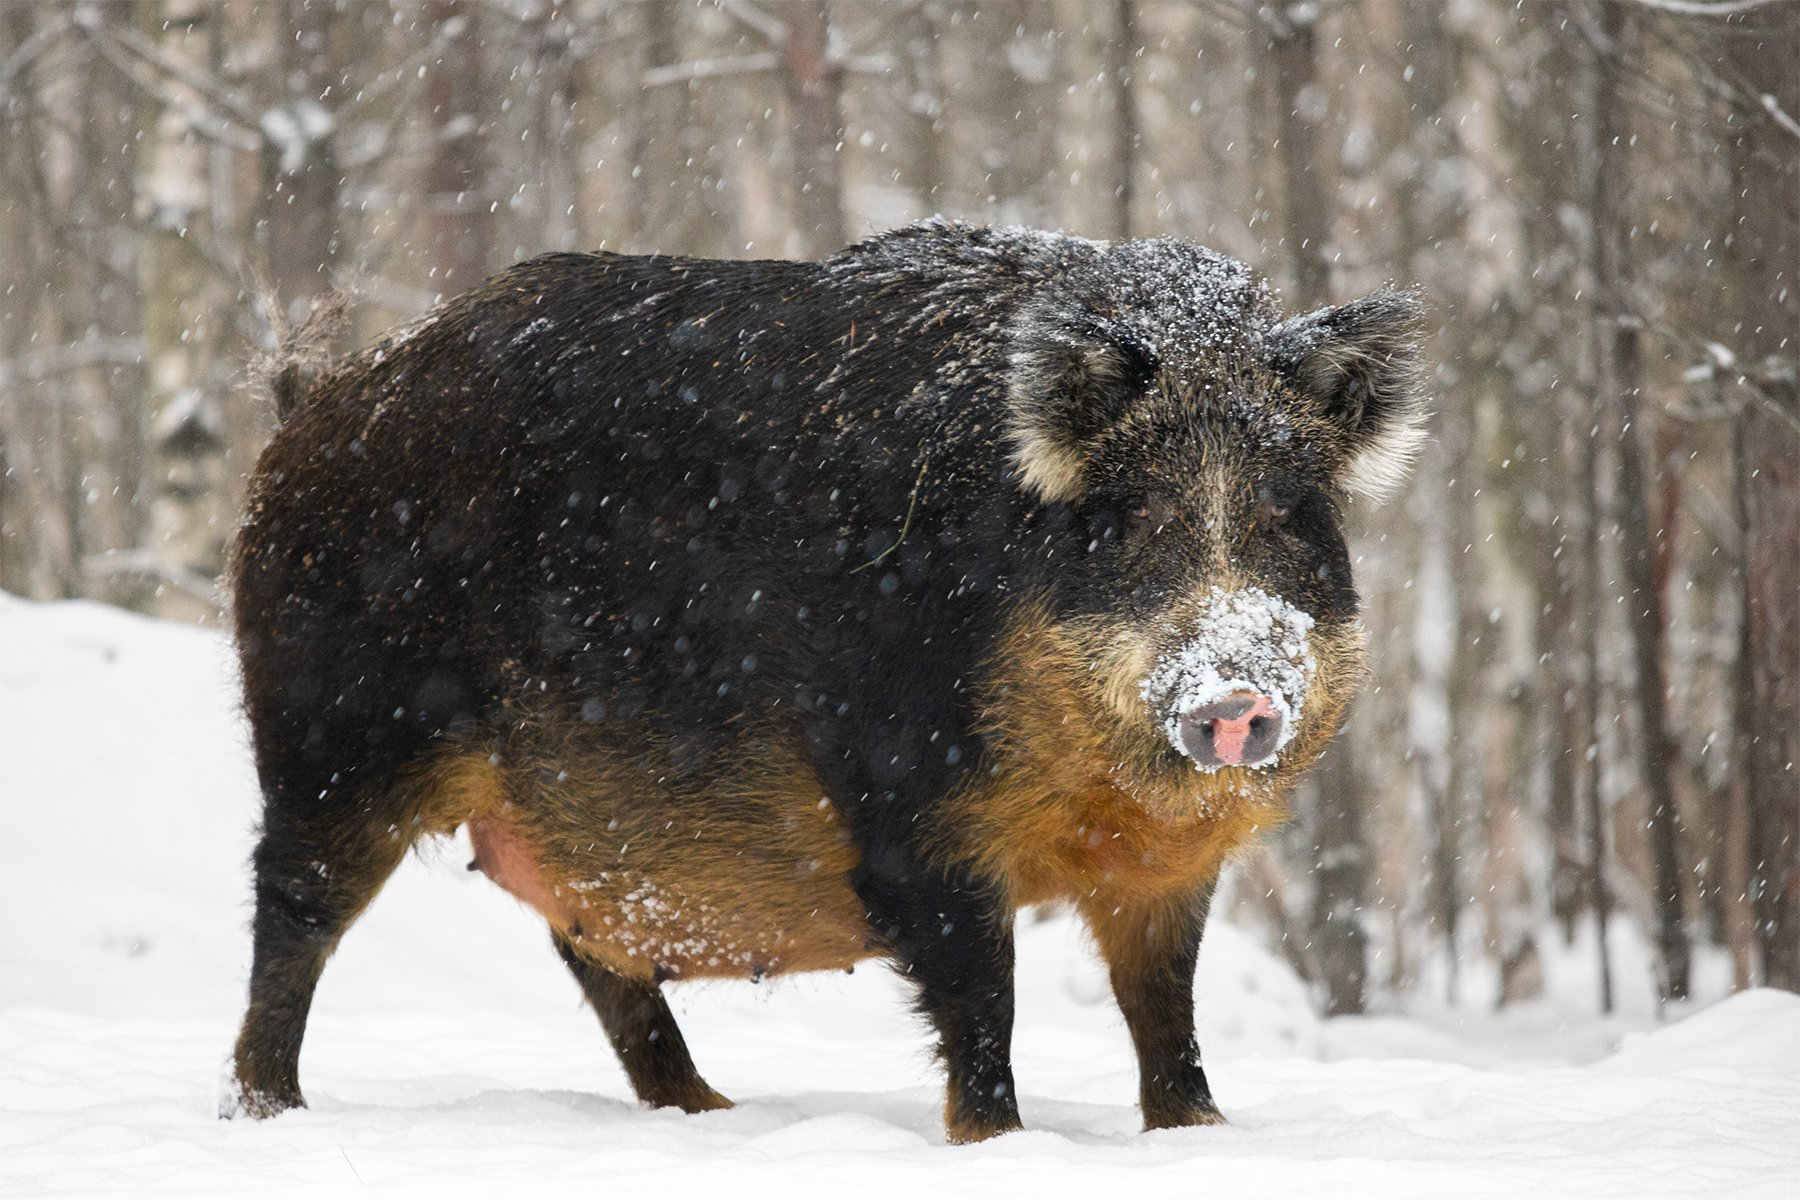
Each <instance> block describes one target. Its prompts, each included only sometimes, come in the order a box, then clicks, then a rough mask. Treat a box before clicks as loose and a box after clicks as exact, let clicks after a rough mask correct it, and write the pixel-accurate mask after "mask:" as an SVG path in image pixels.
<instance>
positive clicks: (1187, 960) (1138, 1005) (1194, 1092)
mask: <svg viewBox="0 0 1800 1200" xmlns="http://www.w3.org/2000/svg"><path fill="white" fill-rule="evenodd" d="M1216 883H1217V880H1216V879H1215V880H1214V881H1212V882H1210V883H1208V884H1207V885H1206V886H1205V887H1204V888H1203V889H1202V890H1200V891H1199V892H1198V893H1196V894H1194V895H1191V896H1185V897H1180V898H1175V899H1157V900H1144V899H1141V898H1131V899H1127V900H1123V901H1121V900H1120V899H1119V898H1117V897H1108V896H1106V895H1105V894H1104V893H1101V894H1099V895H1096V896H1094V897H1092V898H1091V899H1090V900H1089V901H1087V902H1086V903H1085V904H1083V906H1082V909H1083V915H1085V916H1086V918H1087V922H1088V926H1089V928H1091V929H1092V930H1093V933H1094V940H1095V941H1097V942H1098V943H1099V944H1100V953H1101V955H1102V956H1103V957H1104V958H1105V959H1106V966H1107V970H1108V972H1109V973H1110V974H1111V976H1112V987H1113V995H1114V996H1115V997H1116V998H1117V999H1118V1001H1119V1009H1120V1011H1121V1012H1122V1013H1124V1015H1125V1025H1126V1027H1127V1028H1128V1029H1130V1030H1131V1040H1132V1042H1133V1044H1134V1045H1135V1046H1136V1047H1137V1056H1138V1103H1139V1105H1140V1106H1141V1107H1142V1109H1143V1113H1144V1128H1145V1129H1169V1128H1173V1127H1175V1126H1179V1125H1222V1124H1224V1123H1225V1118H1224V1116H1223V1115H1221V1114H1220V1112H1219V1107H1218V1105H1216V1104H1214V1103H1213V1098H1212V1089H1211V1088H1209V1087H1208V1086H1207V1083H1206V1072H1205V1071H1204V1070H1202V1069H1201V1067H1200V1045H1199V1042H1198V1041H1197V1040H1196V1039H1195V1037H1194V966H1195V963H1196V962H1197V961H1198V959H1199V957H1200V935H1201V934H1202V933H1203V932H1204V931H1205V929H1206V914H1207V910H1208V908H1209V907H1210V906H1211V903H1212V893H1213V887H1214V886H1215V884H1216Z"/></svg>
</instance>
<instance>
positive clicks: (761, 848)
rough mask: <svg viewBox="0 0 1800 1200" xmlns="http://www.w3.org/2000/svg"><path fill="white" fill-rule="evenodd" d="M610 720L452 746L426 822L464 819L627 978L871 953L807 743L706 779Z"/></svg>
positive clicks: (529, 726) (844, 847)
mask: <svg viewBox="0 0 1800 1200" xmlns="http://www.w3.org/2000/svg"><path fill="white" fill-rule="evenodd" d="M603 732H604V731H602V730H599V729H595V728H593V727H584V726H581V725H579V724H574V723H571V724H568V725H564V726H557V725H554V724H551V723H548V722H544V723H538V722H529V721H528V722H526V723H525V725H524V727H523V728H522V729H521V730H519V731H518V732H516V733H515V734H514V735H513V736H512V737H510V738H509V739H508V745H507V747H506V749H505V750H504V751H502V752H498V753H494V754H480V753H469V752H461V751H455V752H451V753H448V754H446V755H445V756H443V757H442V758H440V760H439V761H438V762H437V763H436V764H434V765H433V767H432V768H431V769H430V770H429V771H428V772H426V775H425V777H424V781H423V782H422V790H424V791H425V792H426V793H428V795H429V797H430V799H429V800H428V801H427V808H428V809H429V810H430V816H429V818H428V819H427V820H426V821H425V822H424V824H426V825H427V826H429V827H430V828H431V829H432V830H433V831H437V832H447V831H449V830H451V829H454V828H455V827H456V826H457V825H460V824H464V823H466V824H467V825H468V827H469V833H470V838H471V840H472V842H473V843H474V846H475V864H474V865H475V866H477V867H478V868H480V869H481V870H482V871H483V872H484V873H486V874H487V875H488V876H489V877H490V878H492V879H493V880H494V881H495V882H496V883H498V884H499V885H500V886H501V887H503V888H505V889H506V890H507V891H508V892H510V893H511V894H512V895H514V896H516V897H517V898H518V899H520V900H521V901H523V902H524V903H526V904H528V905H530V906H531V907H532V908H534V909H536V910H537V911H538V912H539V913H541V914H542V915H543V917H544V918H545V920H547V921H549V922H550V924H551V925H552V926H553V927H554V928H555V929H556V930H558V931H559V932H561V933H563V934H564V935H565V936H567V937H568V938H569V940H570V941H571V942H572V943H574V945H575V946H576V947H577V948H578V949H579V950H580V951H581V952H582V953H583V954H584V955H587V956H589V957H591V958H593V959H594V960H595V961H597V962H599V963H601V964H603V965H604V966H606V967H608V968H609V969H611V970H613V971H616V972H618V973H619V974H622V975H625V976H627V977H630V978H638V979H662V978H706V977H740V978H741V977H752V978H756V977H760V976H762V975H766V974H774V973H778V972H789V971H810V970H819V969H824V968H835V969H843V968H845V967H848V966H851V965H852V964H854V963H855V962H857V961H858V960H860V959H863V958H866V957H868V955H869V953H870V950H869V948H868V941H869V930H868V927H867V924H866V922H865V921H864V919H863V911H862V905H861V903H860V902H859V901H858V900H857V899H856V896H855V893H854V892H852V891H851V889H850V884H849V872H850V871H851V869H852V868H854V867H855V865H856V862H857V853H856V851H855V849H854V847H853V846H852V845H851V843H850V839H849V836H848V831H847V830H846V829H845V828H844V826H843V823H842V821H841V819H840V817H839V815H838V813H837V811H836V809H835V808H834V807H833V806H832V805H831V804H830V802H829V801H828V800H826V799H825V796H824V792H823V789H822V788H821V787H820V786H819V784H818V780H817V778H816V776H814V774H813V772H812V771H811V769H810V768H809V767H807V766H806V765H805V764H804V763H803V762H802V761H801V759H800V757H799V755H798V754H797V753H796V752H794V751H792V750H787V749H783V748H781V747H780V746H778V745H776V744H775V743H774V740H773V738H771V739H770V740H769V741H767V742H762V743H756V742H752V743H751V744H752V747H753V748H755V750H756V752H755V753H752V754H750V755H749V757H748V758H747V760H746V762H745V765H744V766H743V767H742V768H741V769H740V770H738V771H737V772H735V773H734V774H733V775H732V777H731V778H730V780H729V781H728V782H724V783H716V784H713V785H710V786H708V787H706V788H704V789H700V788H695V787H692V786H684V785H683V784H681V783H680V782H672V781H675V780H678V779H679V776H678V775H677V773H676V772H674V771H672V770H663V769H661V766H662V764H658V763H656V762H655V760H654V759H653V758H650V757H647V756H646V755H645V754H643V753H641V752H640V753H638V754H635V755H630V754H626V753H625V752H624V751H623V750H621V749H618V748H615V747H613V746H610V745H608V744H604V743H603V739H602V736H601V735H602V734H603ZM615 737H616V735H615Z"/></svg>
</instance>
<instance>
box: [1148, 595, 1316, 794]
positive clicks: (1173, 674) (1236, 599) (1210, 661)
mask: <svg viewBox="0 0 1800 1200" xmlns="http://www.w3.org/2000/svg"><path fill="white" fill-rule="evenodd" d="M1203 611H1204V616H1203V617H1202V619H1201V622H1200V632H1199V633H1198V634H1197V635H1195V636H1194V637H1193V638H1190V639H1189V640H1188V641H1187V642H1185V643H1183V644H1182V645H1181V646H1179V647H1177V648H1176V649H1175V650H1173V651H1171V652H1170V653H1168V654H1165V655H1163V656H1162V658H1160V659H1159V660H1158V661H1157V663H1156V666H1155V667H1153V668H1152V669H1151V671H1150V673H1149V674H1148V675H1146V676H1145V677H1144V682H1143V684H1142V685H1141V687H1140V688H1139V692H1140V694H1141V695H1142V696H1143V697H1144V700H1145V702H1146V703H1148V704H1149V705H1150V706H1151V708H1152V710H1153V711H1155V712H1156V713H1157V715H1158V716H1159V718H1160V720H1161V722H1162V728H1163V733H1164V734H1166V735H1167V736H1168V739H1169V744H1170V745H1172V746H1174V747H1175V749H1177V750H1179V751H1181V752H1182V753H1183V754H1186V753H1187V748H1186V747H1185V746H1184V745H1183V744H1182V740H1181V717H1182V714H1183V713H1187V712H1192V711H1193V710H1194V709H1197V708H1200V707H1201V706H1203V705H1207V704H1211V703H1213V702H1214V701H1218V700H1223V699H1225V698H1226V697H1227V696H1229V695H1231V694H1232V693H1233V692H1259V693H1261V694H1262V695H1265V696H1267V697H1268V698H1269V701H1270V703H1271V704H1272V705H1273V707H1274V709H1275V711H1276V712H1277V713H1279V714H1280V715H1281V733H1280V736H1279V737H1278V738H1277V740H1276V742H1275V751H1276V753H1275V755H1273V756H1271V757H1270V758H1269V759H1268V760H1267V761H1266V762H1263V763H1258V764H1255V766H1272V765H1274V763H1275V762H1276V761H1277V759H1278V758H1279V756H1280V752H1281V749H1282V747H1284V746H1286V745H1287V744H1288V742H1289V741H1291V740H1292V739H1293V736H1294V730H1295V728H1296V727H1297V726H1298V725H1299V721H1300V710H1301V708H1302V706H1303V705H1304V703H1305V700H1306V689H1307V686H1308V685H1309V684H1310V683H1311V682H1312V677H1313V673H1314V671H1315V670H1316V669H1317V664H1316V663H1315V662H1314V661H1313V656H1312V654H1311V652H1310V651H1309V650H1308V649H1307V645H1306V635H1307V633H1308V631H1310V630H1311V629H1312V626H1313V619H1312V617H1310V616H1308V615H1307V614H1306V613H1303V612H1301V611H1300V610H1299V609H1297V608H1295V607H1294V606H1293V605H1291V604H1289V603H1288V602H1287V601H1285V600H1283V599H1281V598H1280V597H1279V596H1271V595H1269V593H1267V592H1265V591H1263V590H1262V589H1261V588H1243V589H1241V590H1238V591H1229V592H1228V591H1226V590H1224V589H1223V588H1214V589H1213V590H1212V594H1211V595H1210V596H1208V597H1207V600H1206V605H1205V608H1204V610H1203ZM1194 767H1195V769H1196V770H1200V771H1216V770H1217V769H1218V765H1213V766H1207V765H1204V764H1202V763H1198V762H1196V763H1195V764H1194ZM1252 769H1254V767H1253V768H1252Z"/></svg>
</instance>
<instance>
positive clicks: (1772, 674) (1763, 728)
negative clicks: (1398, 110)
mask: <svg viewBox="0 0 1800 1200" xmlns="http://www.w3.org/2000/svg"><path fill="white" fill-rule="evenodd" d="M1758 18H1759V19H1758V21H1757V22H1756V23H1755V25H1754V26H1753V27H1752V28H1753V29H1755V30H1760V31H1762V32H1761V36H1756V35H1755V34H1753V33H1752V32H1750V31H1738V32H1737V34H1736V36H1734V37H1732V38H1730V39H1729V40H1728V41H1727V51H1726V53H1727V56H1728V57H1727V61H1728V63H1729V65H1730V68H1731V69H1732V72H1733V74H1734V75H1735V78H1734V79H1733V80H1732V81H1731V82H1732V83H1733V84H1734V85H1736V87H1737V96H1738V102H1737V103H1736V104H1735V105H1734V106H1733V107H1734V111H1733V112H1732V114H1731V116H1732V122H1733V124H1734V125H1735V126H1736V129H1735V131H1734V132H1735V135H1736V136H1735V138H1734V139H1733V149H1734V155H1733V157H1734V159H1735V165H1736V168H1737V170H1736V178H1735V179H1734V185H1733V191H1734V196H1735V197H1736V200H1737V207H1736V211H1735V213H1734V215H1735V217H1736V221H1735V228H1734V230H1733V235H1732V251H1733V259H1734V261H1735V263H1736V266H1737V270H1736V271H1735V272H1734V275H1735V278H1736V281H1737V289H1736V291H1737V295H1738V296H1739V297H1740V303H1741V311H1740V314H1739V333H1738V336H1739V338H1740V339H1741V341H1740V343H1739V345H1738V347H1737V353H1738V359H1739V362H1740V363H1742V364H1745V367H1746V370H1745V373H1746V375H1747V376H1748V380H1749V383H1750V387H1751V390H1752V399H1751V400H1750V401H1749V402H1748V403H1746V404H1745V406H1744V410H1743V413H1742V415H1741V417H1740V419H1739V424H1738V434H1739V441H1738V447H1739V456H1740V457H1739V462H1740V464H1741V465H1740V468H1739V487H1740V488H1742V489H1743V490H1744V492H1745V493H1746V494H1745V497H1744V505H1743V512H1744V516H1745V525H1744V609H1745V612H1744V624H1743V633H1744V638H1743V653H1744V655H1745V669H1744V672H1743V674H1744V680H1743V687H1744V690H1745V694H1746V696H1747V699H1748V711H1747V713H1746V714H1745V715H1746V717H1747V721H1746V727H1745V728H1744V729H1743V730H1742V731H1741V732H1742V733H1744V734H1747V735H1748V746H1747V749H1748V754H1747V756H1746V758H1745V759H1744V760H1743V762H1742V764H1741V768H1740V769H1742V770H1744V771H1745V772H1746V773H1747V774H1748V777H1749V778H1748V782H1749V816H1750V826H1751V829H1752V830H1753V831H1754V836H1755V838H1756V843H1755V845H1754V847H1753V849H1752V854H1751V858H1752V862H1753V864H1754V871H1755V879H1756V893H1755V898H1756V910H1757V925H1758V934H1759V941H1760V943H1761V948H1762V957H1763V980H1764V982H1765V983H1768V984H1770V985H1772V986H1774V987H1781V988H1787V989H1789V990H1790V991H1800V610H1797V608H1796V605H1795V587H1794V571H1795V566H1796V564H1800V432H1797V430H1800V389H1797V388H1796V383H1795V374H1796V357H1797V355H1796V350H1795V340H1794V334H1795V331H1796V330H1800V288H1796V287H1795V280H1794V264H1795V263H1796V262H1800V139H1796V138H1795V137H1794V136H1793V134H1792V132H1791V130H1788V129H1785V128H1783V127H1782V125H1781V124H1778V123H1777V121H1776V120H1775V118H1774V115H1773V111H1774V109H1779V110H1780V111H1781V112H1783V113H1785V114H1788V116H1789V119H1790V120H1791V119H1792V117H1793V114H1796V113H1800V72H1796V71H1795V70H1794V62H1795V59H1796V54H1800V10H1796V9H1795V8H1794V7H1793V6H1786V5H1777V6H1772V7H1771V8H1770V9H1768V10H1767V11H1765V12H1762V13H1759V14H1758Z"/></svg>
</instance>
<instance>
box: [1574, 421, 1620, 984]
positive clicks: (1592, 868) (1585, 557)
mask: <svg viewBox="0 0 1800 1200" xmlns="http://www.w3.org/2000/svg"><path fill="white" fill-rule="evenodd" d="M1582 466H1583V471H1582V480H1583V484H1584V491H1585V495H1586V500H1587V503H1586V505H1585V508H1586V513H1585V517H1586V525H1585V527H1584V529H1583V534H1584V537H1583V543H1584V544H1583V546H1582V569H1581V575H1582V585H1583V586H1582V589H1581V590H1582V593H1583V599H1584V601H1585V611H1584V612H1583V613H1582V614H1581V616H1580V618H1579V619H1580V621H1581V658H1582V661H1583V662H1584V663H1585V664H1586V674H1585V675H1584V677H1583V680H1582V694H1581V709H1580V712H1581V716H1580V720H1579V724H1578V725H1577V728H1578V729H1579V730H1580V731H1581V734H1582V737H1583V738H1584V739H1585V742H1586V745H1585V746H1582V747H1581V761H1582V762H1583V763H1585V764H1586V769H1585V770H1584V771H1583V772H1582V774H1583V779H1582V797H1583V800H1584V801H1585V805H1584V810H1585V816H1586V825H1587V847H1586V848H1587V862H1586V864H1585V865H1586V871H1587V892H1588V907H1589V908H1591V909H1592V910H1593V913H1594V933H1595V940H1596V944H1597V947H1598V953H1599V958H1600V962H1599V967H1600V1011H1601V1012H1608V1013H1609V1012H1611V1011H1612V1010H1613V973H1612V953H1611V951H1610V949H1609V948H1608V930H1607V927H1608V925H1609V924H1610V920H1611V917H1612V889H1611V887H1610V886H1609V885H1608V884H1607V880H1606V873H1607V859H1608V855H1607V836H1606V834H1607V816H1606V796H1605V793H1604V791H1603V789H1602V787H1601V778H1602V772H1601V770H1600V705H1601V696H1602V691H1601V685H1600V611H1599V601H1600V559H1601V556H1602V555H1603V554H1604V553H1605V545H1604V543H1603V541H1602V539H1601V536H1600V522H1601V520H1602V514H1603V512H1604V506H1603V504H1602V502H1601V499H1600V491H1599V489H1600V479H1599V475H1600V440H1599V438H1598V437H1596V436H1594V435H1592V434H1590V435H1589V436H1588V438H1587V445H1586V448H1585V451H1584V453H1583V455H1582ZM1577 744H1578V745H1580V742H1578V743H1577Z"/></svg>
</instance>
